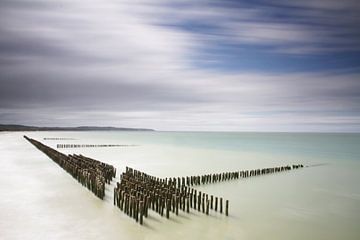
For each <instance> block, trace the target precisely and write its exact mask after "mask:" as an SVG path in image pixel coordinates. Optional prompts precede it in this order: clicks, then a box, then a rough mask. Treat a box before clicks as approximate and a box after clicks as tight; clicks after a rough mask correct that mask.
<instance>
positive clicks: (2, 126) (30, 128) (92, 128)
mask: <svg viewBox="0 0 360 240" xmlns="http://www.w3.org/2000/svg"><path fill="white" fill-rule="evenodd" d="M0 131H2V132H3V131H11V132H16V131H155V130H154V129H148V128H118V127H96V126H80V127H36V126H25V125H16V124H0Z"/></svg>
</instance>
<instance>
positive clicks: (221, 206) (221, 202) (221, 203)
mask: <svg viewBox="0 0 360 240" xmlns="http://www.w3.org/2000/svg"><path fill="white" fill-rule="evenodd" d="M222 211H223V199H222V198H220V213H222Z"/></svg>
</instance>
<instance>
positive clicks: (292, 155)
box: [0, 131, 360, 240]
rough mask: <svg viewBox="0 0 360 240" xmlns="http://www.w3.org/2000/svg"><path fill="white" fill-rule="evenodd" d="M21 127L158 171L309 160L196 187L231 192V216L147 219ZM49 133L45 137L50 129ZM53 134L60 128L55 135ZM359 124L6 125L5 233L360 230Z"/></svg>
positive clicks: (0, 227) (323, 235)
mask: <svg viewBox="0 0 360 240" xmlns="http://www.w3.org/2000/svg"><path fill="white" fill-rule="evenodd" d="M23 135H27V136H29V137H31V138H34V139H36V140H38V141H40V142H42V143H44V144H46V145H48V146H50V147H53V148H56V145H57V144H85V145H86V144H119V145H124V146H119V147H101V148H96V147H94V148H91V147H84V148H64V149H57V150H58V151H60V152H63V153H66V154H72V153H78V154H83V155H85V156H88V157H91V158H94V159H97V160H100V161H102V162H106V163H109V164H112V165H113V166H114V167H116V168H117V170H118V175H117V176H116V179H115V182H116V181H118V180H119V173H120V172H122V171H124V170H125V167H126V166H130V167H132V168H134V169H138V170H140V171H143V172H146V173H148V174H151V175H154V176H158V177H162V178H165V177H177V176H187V175H200V174H207V173H219V172H224V171H236V170H238V171H239V170H246V169H254V168H263V167H275V166H281V165H287V164H304V165H305V166H308V167H304V168H302V169H297V170H293V171H289V172H281V173H276V174H271V175H265V176H258V177H252V178H249V179H240V180H231V181H226V182H220V183H215V184H209V185H201V186H197V187H195V188H196V189H198V190H200V191H203V192H206V193H209V194H215V195H218V196H223V197H224V198H225V199H228V200H229V202H230V208H229V216H228V217H226V216H225V215H224V214H219V213H213V212H212V213H211V214H210V216H206V215H204V214H202V213H199V212H197V211H194V210H192V211H191V213H190V214H186V213H183V212H180V213H179V216H173V217H171V218H170V219H166V218H164V217H161V216H159V215H158V214H156V213H155V212H150V216H149V218H147V219H145V224H144V225H143V226H141V225H139V224H136V223H135V221H134V220H133V219H131V218H129V217H128V216H127V215H125V214H124V213H123V212H122V211H120V210H119V209H118V208H116V207H115V206H113V203H112V200H113V199H112V192H113V189H112V186H113V185H108V186H107V190H106V196H105V199H104V200H100V199H98V198H96V197H95V196H94V195H93V194H92V193H91V192H90V191H88V190H87V189H86V188H84V187H83V186H81V184H79V183H78V182H77V181H76V180H74V179H73V178H72V177H71V176H70V175H69V174H68V173H67V172H65V171H64V170H63V169H61V168H60V167H59V166H58V165H57V164H55V163H54V162H53V161H52V160H51V159H49V158H48V157H47V156H46V155H45V154H43V153H42V152H41V151H39V150H38V149H36V148H35V147H34V146H32V145H31V144H30V143H28V142H27V141H26V140H25V139H24V138H23ZM44 138H48V139H44ZM51 138H57V139H60V138H63V139H60V140H51ZM358 146H360V134H342V133H336V134H335V133H334V134H332V133H322V134H321V133H211V132H141V131H140V132H126V131H124V132H119V131H116V132H115V131H105V132H98V131H89V132H16V133H13V132H2V133H0V153H1V160H0V161H1V166H2V167H1V169H0V191H1V193H2V194H1V198H0V210H1V211H0V212H1V214H0V233H1V236H2V237H1V238H2V239H99V238H104V239H306V238H307V239H340V238H341V239H354V240H355V239H359V238H360V231H359V230H358V229H359V222H360V187H359V186H358V183H359V182H360V174H359V170H360V159H359V158H360V149H359V147H358Z"/></svg>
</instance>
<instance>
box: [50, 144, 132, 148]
mask: <svg viewBox="0 0 360 240" xmlns="http://www.w3.org/2000/svg"><path fill="white" fill-rule="evenodd" d="M133 146H135V145H126V144H56V148H95V147H133Z"/></svg>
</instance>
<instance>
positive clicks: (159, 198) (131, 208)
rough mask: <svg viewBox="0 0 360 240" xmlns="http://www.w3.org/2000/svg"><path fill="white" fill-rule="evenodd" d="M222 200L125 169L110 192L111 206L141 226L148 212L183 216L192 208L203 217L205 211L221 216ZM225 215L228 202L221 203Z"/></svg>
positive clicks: (128, 168) (207, 213)
mask: <svg viewBox="0 0 360 240" xmlns="http://www.w3.org/2000/svg"><path fill="white" fill-rule="evenodd" d="M223 203H224V201H223V198H222V197H217V196H213V195H210V196H209V195H208V194H206V193H202V192H201V191H197V190H196V189H193V188H190V187H188V186H184V185H182V186H177V185H176V184H173V182H172V181H167V180H166V179H161V178H157V177H154V176H150V175H148V174H146V173H144V172H140V171H138V170H135V169H132V168H130V167H126V171H125V172H123V173H122V174H121V176H120V182H118V183H117V185H116V187H115V189H114V205H116V206H117V207H119V208H120V210H122V211H124V213H125V214H127V215H129V216H130V217H132V218H134V219H135V220H136V221H137V222H139V223H140V224H143V218H144V217H145V218H146V217H148V215H149V210H153V211H155V212H156V213H157V214H159V215H160V216H162V217H163V216H164V215H165V216H166V218H170V213H173V214H176V215H178V214H179V211H183V212H186V213H189V212H190V209H191V208H192V209H195V210H197V211H199V212H202V213H204V214H206V215H209V211H211V210H214V211H216V212H217V211H219V212H220V213H223ZM225 215H226V216H228V215H229V200H226V201H225Z"/></svg>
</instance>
